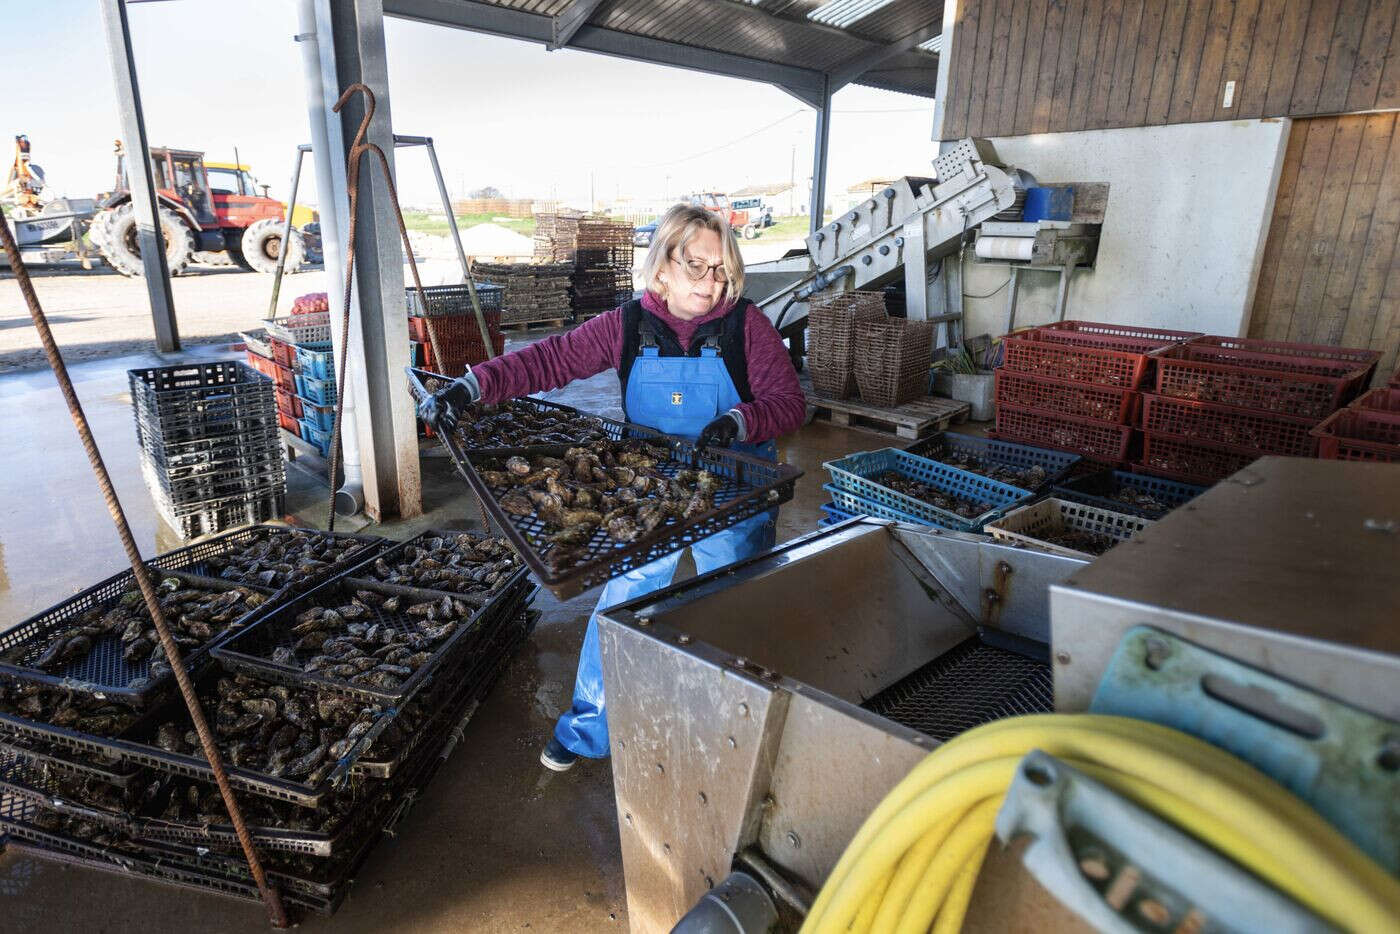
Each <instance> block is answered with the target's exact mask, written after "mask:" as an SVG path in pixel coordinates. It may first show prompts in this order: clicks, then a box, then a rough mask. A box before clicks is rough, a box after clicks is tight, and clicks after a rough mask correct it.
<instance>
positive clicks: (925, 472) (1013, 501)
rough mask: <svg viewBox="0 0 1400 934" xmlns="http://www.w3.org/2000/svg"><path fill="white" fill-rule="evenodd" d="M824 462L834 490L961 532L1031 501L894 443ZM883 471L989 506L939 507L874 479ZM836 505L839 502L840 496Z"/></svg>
mask: <svg viewBox="0 0 1400 934" xmlns="http://www.w3.org/2000/svg"><path fill="white" fill-rule="evenodd" d="M822 466H823V467H825V468H826V469H827V471H828V472H829V473H830V474H831V480H832V483H833V484H834V485H835V486H836V488H837V489H840V490H845V491H846V492H848V493H853V494H855V495H856V496H859V497H861V498H862V499H865V500H869V501H872V502H876V503H880V504H882V505H884V506H887V507H889V508H890V509H892V510H894V511H896V512H898V513H899V514H900V516H899V518H901V521H913V522H925V523H930V524H933V525H937V526H940V527H942V528H945V529H955V530H957V531H960V532H970V531H975V530H976V529H978V528H981V526H982V523H984V522H987V521H988V520H990V519H995V518H996V517H997V516H999V515H1001V513H1002V512H1004V511H1005V510H1007V509H1009V508H1010V507H1012V506H1018V505H1021V504H1022V503H1025V502H1029V501H1030V500H1031V499H1032V498H1034V496H1035V494H1034V493H1033V492H1030V491H1028V490H1023V489H1021V488H1019V487H1014V486H1010V485H1008V484H1005V483H998V482H997V481H995V480H993V479H991V478H990V477H984V476H982V475H980V474H975V473H969V472H968V471H966V470H959V469H958V468H956V467H949V466H948V465H947V464H940V463H939V462H938V461H931V460H928V459H927V458H923V457H919V456H917V455H914V454H910V453H909V452H908V451H901V450H900V449H898V448H884V449H882V450H879V451H862V452H859V453H856V454H850V455H847V456H846V457H842V458H840V459H838V460H834V461H827V462H826V463H825V464H823V465H822ZM886 471H893V472H894V473H896V474H899V475H900V476H902V477H908V478H909V479H911V480H918V481H919V482H921V483H926V484H928V485H929V486H931V487H933V488H934V489H936V490H939V491H941V492H943V493H947V494H949V495H952V496H956V497H959V498H961V499H968V500H972V501H974V502H980V503H987V504H988V505H989V507H990V508H988V509H987V510H986V511H985V512H983V513H981V514H979V515H977V516H974V517H972V518H967V517H965V516H960V515H958V514H957V513H954V512H949V511H948V510H946V509H939V508H938V507H937V506H935V505H933V504H932V503H926V502H924V501H923V500H921V499H917V498H915V497H913V496H908V495H906V494H904V493H900V492H898V491H896V490H892V489H890V488H889V487H887V486H883V485H881V484H879V483H877V482H875V480H874V479H873V478H874V477H876V476H879V475H880V474H882V473H885V472H886ZM837 505H838V506H839V505H841V503H840V501H839V500H838V501H837ZM904 517H908V518H904ZM889 518H896V517H894V516H891V517H889Z"/></svg>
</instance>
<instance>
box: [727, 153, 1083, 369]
mask: <svg viewBox="0 0 1400 934" xmlns="http://www.w3.org/2000/svg"><path fill="white" fill-rule="evenodd" d="M934 169H935V172H936V174H937V178H936V179H929V178H918V177H911V176H906V177H905V178H901V179H899V180H898V181H896V182H893V183H892V184H890V185H889V186H888V187H886V188H885V189H884V190H882V191H881V192H879V193H878V194H876V195H875V196H874V197H871V198H869V199H867V200H866V201H864V202H862V203H860V204H858V205H856V206H854V207H853V208H851V209H850V210H849V211H847V212H846V213H845V214H843V215H841V216H840V217H838V218H836V219H835V220H833V221H832V222H831V223H829V224H827V225H826V226H825V227H822V228H821V229H820V230H817V231H815V232H814V233H812V234H811V235H809V236H808V237H807V240H806V246H807V250H806V252H805V253H804V254H802V255H798V256H792V257H788V258H784V259H780V260H776V261H774V262H771V263H760V264H755V265H753V266H750V267H748V268H747V269H746V270H745V275H746V280H747V282H748V285H747V287H746V291H747V292H748V295H749V297H750V298H751V299H753V301H755V302H756V303H757V304H758V305H759V306H760V307H761V308H762V309H763V310H764V313H765V314H767V315H768V317H769V318H770V319H771V320H772V321H773V322H774V324H775V325H776V326H777V327H778V329H779V331H780V332H781V333H782V334H783V336H784V337H788V338H792V337H795V336H800V334H801V330H802V328H803V326H804V325H803V321H804V320H805V318H806V316H807V309H808V300H809V299H810V298H811V296H812V295H814V294H816V293H817V292H821V291H824V290H828V289H832V288H835V289H838V290H849V289H879V288H882V287H884V286H887V285H891V284H894V283H903V285H904V295H905V303H906V309H907V311H906V313H907V315H908V317H909V318H911V319H915V320H921V321H933V322H935V323H936V324H937V325H938V326H939V327H938V335H939V337H938V339H937V341H936V345H937V346H954V345H958V344H960V343H961V340H962V334H961V320H962V296H963V288H962V264H961V261H960V258H961V251H962V247H963V245H964V242H965V241H966V240H967V239H968V238H969V235H974V234H975V235H977V236H978V237H979V238H990V239H989V240H988V242H989V243H992V242H996V243H999V244H1000V245H1002V246H1006V245H1007V244H1010V245H1011V246H1013V247H1020V246H1024V247H1025V249H1024V256H1023V255H1022V251H1021V250H1019V249H1017V250H1016V252H1015V254H1014V255H1012V256H1000V255H996V256H993V255H991V254H990V253H987V251H982V252H979V253H978V255H979V256H983V257H984V258H985V259H988V260H989V261H994V262H1010V264H1011V266H1012V271H1013V275H1015V274H1017V273H1018V272H1019V270H1020V269H1021V268H1022V267H1026V268H1035V269H1041V268H1046V269H1059V270H1061V271H1062V276H1061V279H1062V283H1061V292H1062V294H1061V297H1060V300H1059V302H1058V303H1057V311H1059V313H1060V314H1061V316H1063V309H1064V292H1065V290H1066V289H1067V288H1068V283H1069V278H1070V276H1071V275H1072V272H1073V269H1074V268H1075V267H1076V266H1078V265H1081V264H1091V263H1092V261H1093V258H1094V255H1095V253H1096V249H1097V242H1098V226H1099V225H1098V224H1084V223H1068V222H1056V221H1042V222H1038V223H1032V224H1022V223H1019V220H1020V216H1021V215H1020V205H1021V203H1022V202H1023V201H1024V199H1025V189H1026V187H1027V186H1028V185H1032V184H1034V181H1035V180H1034V179H1033V178H1032V177H1031V176H1030V175H1028V174H1027V173H1026V172H1024V171H1022V170H1018V169H1014V168H1008V167H1004V166H1003V165H1002V164H1001V160H1000V159H999V157H998V156H997V154H996V151H995V150H994V149H993V147H992V145H991V143H989V142H988V141H986V140H981V139H971V138H968V139H963V140H960V141H958V142H957V143H956V144H953V145H952V147H951V148H950V149H948V151H946V152H944V153H943V154H942V155H940V156H939V157H938V159H937V160H935V162H934ZM1095 187H1099V188H1101V187H1103V186H1095ZM998 218H1003V219H1005V218H1010V220H1003V221H1001V222H1000V226H999V227H998V229H997V232H996V233H995V234H991V233H989V232H987V231H986V230H985V229H983V230H982V231H981V233H978V231H979V229H980V228H983V227H984V225H985V224H987V223H993V222H998ZM984 254H986V255H985V256H984ZM1012 292H1013V294H1014V292H1015V289H1014V288H1013V289H1012ZM1011 314H1012V316H1013V318H1014V305H1013V306H1012V311H1011Z"/></svg>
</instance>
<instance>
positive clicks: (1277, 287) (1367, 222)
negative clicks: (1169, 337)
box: [1249, 112, 1400, 380]
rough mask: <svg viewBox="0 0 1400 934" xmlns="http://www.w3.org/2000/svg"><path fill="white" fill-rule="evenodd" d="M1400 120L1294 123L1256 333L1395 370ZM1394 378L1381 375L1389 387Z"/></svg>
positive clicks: (1374, 116) (1262, 275)
mask: <svg viewBox="0 0 1400 934" xmlns="http://www.w3.org/2000/svg"><path fill="white" fill-rule="evenodd" d="M1397 237H1400V117H1397V114H1396V113H1395V112H1388V113H1371V114H1356V115H1348V116H1339V117H1314V118H1311V119H1301V120H1298V121H1296V122H1295V123H1294V124H1293V128H1292V131H1291V133H1290V135H1289V139H1288V147H1287V150H1286V151H1285V154H1284V164H1283V171H1282V173H1281V174H1280V177H1279V187H1278V195H1277V197H1276V199H1275V201H1274V214H1273V221H1272V223H1271V225H1270V227H1269V237H1268V240H1267V241H1266V242H1265V246H1264V257H1263V261H1262V263H1261V265H1260V270H1259V284H1258V287H1257V289H1256V290H1255V295H1254V306H1253V310H1252V313H1251V316H1250V325H1249V334H1250V336H1251V337H1263V338H1268V339H1273V340H1291V341H1302V342H1304V343H1315V344H1340V345H1342V346H1347V347H1370V348H1371V349H1373V350H1379V351H1381V352H1382V353H1383V354H1385V356H1384V357H1383V358H1382V360H1381V364H1380V367H1379V372H1380V373H1382V374H1389V373H1390V372H1391V371H1393V370H1394V369H1395V366H1396V350H1397V346H1396V345H1397V344H1398V343H1400V252H1397V249H1396V247H1397ZM1384 378H1385V377H1384V376H1382V377H1381V379H1382V380H1383V379H1384Z"/></svg>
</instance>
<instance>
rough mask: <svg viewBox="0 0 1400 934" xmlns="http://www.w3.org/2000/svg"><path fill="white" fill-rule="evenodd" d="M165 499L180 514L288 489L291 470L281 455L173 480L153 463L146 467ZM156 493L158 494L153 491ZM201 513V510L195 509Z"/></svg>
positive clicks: (173, 478)
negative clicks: (238, 497) (230, 500)
mask: <svg viewBox="0 0 1400 934" xmlns="http://www.w3.org/2000/svg"><path fill="white" fill-rule="evenodd" d="M143 466H144V467H146V468H148V469H149V475H148V476H149V477H150V479H151V480H153V481H154V485H155V486H157V487H159V488H160V492H161V496H162V498H164V499H165V501H166V503H167V505H168V506H169V507H171V508H173V510H174V511H175V513H176V514H177V515H179V514H180V512H181V511H182V510H183V509H184V508H185V507H197V506H202V505H203V504H204V503H208V502H211V501H217V500H223V499H228V498H229V497H236V496H247V495H249V494H252V495H257V494H258V493H259V492H261V491H264V490H278V489H285V488H286V483H287V470H286V467H285V466H284V465H283V463H282V457H281V455H280V454H278V455H276V459H275V460H272V459H266V460H262V461H261V462H256V463H250V464H247V465H243V466H235V467H226V468H222V469H217V470H210V471H205V472H201V473H196V474H188V475H186V476H182V477H170V476H168V475H167V474H166V473H165V472H164V471H162V470H160V469H159V468H158V467H156V466H154V465H152V464H149V463H148V464H144V465H143ZM152 492H154V491H152ZM195 511H198V510H195Z"/></svg>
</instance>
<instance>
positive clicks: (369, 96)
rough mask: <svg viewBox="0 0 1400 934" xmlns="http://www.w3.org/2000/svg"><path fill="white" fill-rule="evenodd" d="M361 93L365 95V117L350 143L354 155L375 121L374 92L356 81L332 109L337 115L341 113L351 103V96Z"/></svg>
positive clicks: (342, 94) (361, 119) (362, 118)
mask: <svg viewBox="0 0 1400 934" xmlns="http://www.w3.org/2000/svg"><path fill="white" fill-rule="evenodd" d="M356 91H360V92H362V93H363V94H364V95H365V98H366V100H365V115H364V116H363V117H361V118H360V128H359V129H358V130H356V131H355V139H354V140H353V141H351V143H350V151H351V153H352V154H353V153H354V151H355V150H356V149H359V148H360V147H361V146H363V145H364V142H365V134H366V133H368V132H369V123H370V121H371V120H373V119H374V92H373V91H371V90H370V89H369V88H368V87H366V86H365V85H363V84H361V83H360V82H358V81H356V82H355V83H354V84H352V85H350V86H349V87H348V88H346V89H345V90H344V91H343V92H342V93H341V95H340V100H338V101H336V102H335V106H334V107H332V108H331V110H332V111H334V112H335V113H340V109H341V108H342V107H344V106H345V105H346V104H347V103H349V101H350V95H351V94H354V93H355V92H356Z"/></svg>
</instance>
